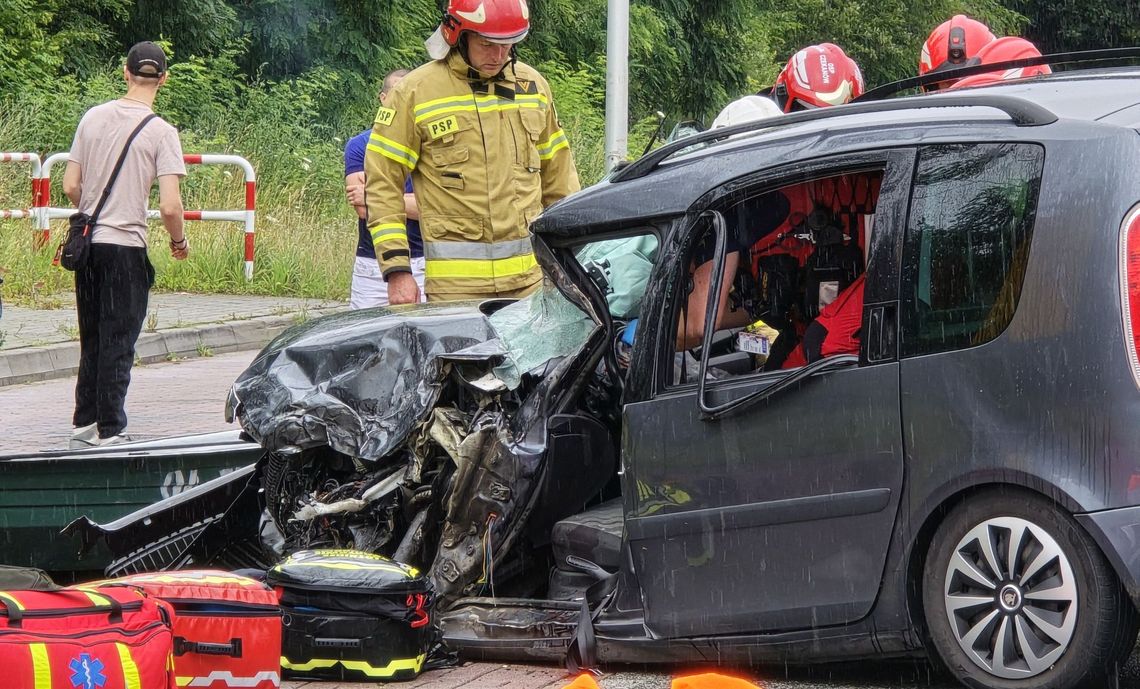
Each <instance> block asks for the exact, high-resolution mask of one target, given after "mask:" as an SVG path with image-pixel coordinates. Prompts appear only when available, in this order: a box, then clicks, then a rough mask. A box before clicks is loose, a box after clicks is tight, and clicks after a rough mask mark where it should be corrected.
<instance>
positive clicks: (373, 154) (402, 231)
mask: <svg viewBox="0 0 1140 689" xmlns="http://www.w3.org/2000/svg"><path fill="white" fill-rule="evenodd" d="M409 101H410V98H409V97H408V93H407V92H406V91H403V90H401V89H396V90H395V91H393V92H392V98H391V100H390V101H389V103H390V105H391V107H381V108H380V110H379V111H378V112H377V113H376V120H375V122H374V123H373V125H372V134H371V135H370V136H369V138H368V148H367V150H366V151H365V154H364V176H365V182H364V190H365V194H364V195H365V199H364V200H365V202H366V205H367V208H368V230H369V232H370V233H371V235H372V244H373V246H374V247H375V248H376V259H377V261H379V263H380V271H381V273H383V275H384V279H385V280H390V279H391V276H392V275H393V274H394V273H410V272H411V254H410V252H409V250H408V232H407V226H406V220H407V213H406V209H405V199H404V182H405V180H406V179H407V177H408V175H409V174H411V172H412V170H414V169H415V168H416V164H417V163H418V162H419V150H420V141H419V134H418V131H417V128H416V125H415V121H414V118H413V111H412V107H411V103H410V102H409Z"/></svg>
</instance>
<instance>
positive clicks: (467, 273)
mask: <svg viewBox="0 0 1140 689" xmlns="http://www.w3.org/2000/svg"><path fill="white" fill-rule="evenodd" d="M537 267H538V262H537V261H535V260H534V254H526V255H525V256H512V257H511V258H500V259H495V260H490V261H475V260H453V261H440V260H437V261H428V262H427V263H426V264H425V265H424V276H425V277H427V278H429V279H432V280H446V279H449V278H482V279H492V278H504V277H511V276H512V275H522V274H523V273H527V272H529V271H531V270H534V269H535V268H537Z"/></svg>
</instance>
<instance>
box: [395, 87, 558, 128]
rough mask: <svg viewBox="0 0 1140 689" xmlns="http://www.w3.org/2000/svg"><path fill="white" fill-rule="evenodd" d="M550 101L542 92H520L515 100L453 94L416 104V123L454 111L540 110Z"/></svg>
mask: <svg viewBox="0 0 1140 689" xmlns="http://www.w3.org/2000/svg"><path fill="white" fill-rule="evenodd" d="M546 103H548V101H547V99H546V96H544V95H542V94H534V95H530V94H526V95H523V94H520V95H518V96H516V97H515V98H514V100H508V99H506V98H499V97H498V96H493V95H486V96H451V97H449V98H438V99H436V100H429V101H427V102H426V103H421V104H420V105H418V106H416V124H419V123H421V122H423V121H424V120H430V119H433V118H436V117H439V116H440V115H446V114H448V113H452V112H471V111H473V110H476V109H478V110H479V112H497V111H500V110H517V109H519V108H526V109H535V110H539V109H541V108H542V107H544V106H545V105H546Z"/></svg>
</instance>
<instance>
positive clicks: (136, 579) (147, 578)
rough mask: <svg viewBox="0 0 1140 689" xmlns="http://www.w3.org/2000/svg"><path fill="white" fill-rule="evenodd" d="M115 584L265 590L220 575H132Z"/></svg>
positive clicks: (237, 577)
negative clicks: (182, 585) (210, 585)
mask: <svg viewBox="0 0 1140 689" xmlns="http://www.w3.org/2000/svg"><path fill="white" fill-rule="evenodd" d="M98 583H101V584H106V583H109V582H107V581H103V582H98ZM116 583H120V584H128V585H129V584H139V583H148V584H149V583H154V584H237V585H239V586H245V587H249V588H256V589H263V588H265V587H264V586H263V585H262V584H261V582H258V581H254V580H252V579H245V578H243V577H239V576H229V577H228V576H221V575H213V574H210V575H201V576H198V575H192V574H181V575H175V574H133V575H131V576H129V577H126V578H125V579H120V580H117V581H116Z"/></svg>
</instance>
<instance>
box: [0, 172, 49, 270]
mask: <svg viewBox="0 0 1140 689" xmlns="http://www.w3.org/2000/svg"><path fill="white" fill-rule="evenodd" d="M0 163H31V164H32V205H31V206H29V207H27V208H7V209H4V208H0V219H4V218H28V219H32V220H35V219H36V218H38V217H39V215H40V208H42V207H43V206H44V205H46V204H47V194H46V192H47V188H46V187H44V186H42V181H41V180H42V177H43V175H42V174H41V170H42V169H43V165H42V164H41V163H40V157H39V155H37V154H35V153H0ZM37 226H38V225H37ZM46 243H47V236H46V235H39V236H37V237H36V238H35V244H36V246H37V247H40V246H43V245H44V244H46Z"/></svg>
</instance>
